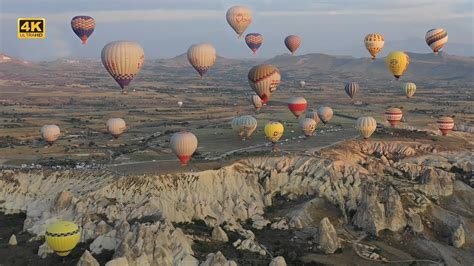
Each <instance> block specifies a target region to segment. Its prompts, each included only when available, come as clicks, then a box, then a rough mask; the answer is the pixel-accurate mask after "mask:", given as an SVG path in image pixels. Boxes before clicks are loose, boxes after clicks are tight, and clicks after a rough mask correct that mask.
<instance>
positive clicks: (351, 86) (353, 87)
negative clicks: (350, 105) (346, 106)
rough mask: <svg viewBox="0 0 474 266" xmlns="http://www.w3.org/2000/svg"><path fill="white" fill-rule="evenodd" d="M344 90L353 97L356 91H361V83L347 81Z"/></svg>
mask: <svg viewBox="0 0 474 266" xmlns="http://www.w3.org/2000/svg"><path fill="white" fill-rule="evenodd" d="M344 90H345V91H346V94H347V95H349V97H351V99H353V98H354V96H355V95H356V93H357V92H358V91H359V83H357V82H349V83H346V85H345V86H344Z"/></svg>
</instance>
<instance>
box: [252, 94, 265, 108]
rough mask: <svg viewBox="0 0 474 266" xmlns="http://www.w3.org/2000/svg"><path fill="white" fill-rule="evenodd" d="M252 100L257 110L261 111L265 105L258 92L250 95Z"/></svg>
mask: <svg viewBox="0 0 474 266" xmlns="http://www.w3.org/2000/svg"><path fill="white" fill-rule="evenodd" d="M250 101H251V102H252V104H253V106H254V107H255V111H257V112H258V111H260V109H261V108H262V107H263V103H262V99H260V96H258V95H257V94H254V95H252V96H250Z"/></svg>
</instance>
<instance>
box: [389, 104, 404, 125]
mask: <svg viewBox="0 0 474 266" xmlns="http://www.w3.org/2000/svg"><path fill="white" fill-rule="evenodd" d="M402 117H403V113H402V110H400V109H399V108H394V107H392V108H388V109H387V110H386V111H385V119H387V121H388V122H389V123H390V126H391V127H395V126H396V125H397V124H398V123H399V122H400V120H402Z"/></svg>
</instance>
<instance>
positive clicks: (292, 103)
mask: <svg viewBox="0 0 474 266" xmlns="http://www.w3.org/2000/svg"><path fill="white" fill-rule="evenodd" d="M306 107H308V103H307V102H306V99H305V98H303V97H291V98H290V100H288V109H290V111H291V112H292V113H293V114H294V115H295V117H296V118H299V117H300V116H301V115H302V114H303V113H304V111H306Z"/></svg>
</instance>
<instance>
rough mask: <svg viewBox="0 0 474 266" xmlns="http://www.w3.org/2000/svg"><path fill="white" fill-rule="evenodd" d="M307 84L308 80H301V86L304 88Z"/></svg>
mask: <svg viewBox="0 0 474 266" xmlns="http://www.w3.org/2000/svg"><path fill="white" fill-rule="evenodd" d="M304 86H306V82H305V81H304V80H302V81H300V88H304Z"/></svg>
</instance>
